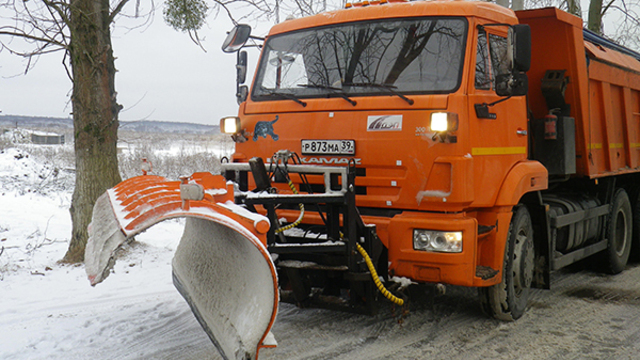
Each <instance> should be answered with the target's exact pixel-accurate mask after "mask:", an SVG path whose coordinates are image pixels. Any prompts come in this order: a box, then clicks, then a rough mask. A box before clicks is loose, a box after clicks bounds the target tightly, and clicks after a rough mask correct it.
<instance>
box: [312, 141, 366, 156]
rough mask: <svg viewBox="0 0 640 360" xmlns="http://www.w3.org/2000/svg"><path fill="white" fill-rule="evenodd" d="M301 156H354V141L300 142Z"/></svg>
mask: <svg viewBox="0 0 640 360" xmlns="http://www.w3.org/2000/svg"><path fill="white" fill-rule="evenodd" d="M302 154H303V155H355V154H356V142H355V140H302Z"/></svg>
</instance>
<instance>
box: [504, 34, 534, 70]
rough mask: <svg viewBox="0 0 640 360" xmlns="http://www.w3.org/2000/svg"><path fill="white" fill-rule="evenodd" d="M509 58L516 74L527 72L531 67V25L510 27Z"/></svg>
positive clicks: (508, 39)
mask: <svg viewBox="0 0 640 360" xmlns="http://www.w3.org/2000/svg"><path fill="white" fill-rule="evenodd" d="M507 43H508V46H509V50H508V53H509V57H510V60H511V67H512V70H513V71H514V72H527V71H529V68H530V67H531V28H530V27H529V25H513V26H511V27H509V34H508V38H507Z"/></svg>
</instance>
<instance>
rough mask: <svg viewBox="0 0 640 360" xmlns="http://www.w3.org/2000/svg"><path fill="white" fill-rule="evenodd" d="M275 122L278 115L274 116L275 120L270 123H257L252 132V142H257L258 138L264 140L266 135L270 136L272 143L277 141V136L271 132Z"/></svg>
mask: <svg viewBox="0 0 640 360" xmlns="http://www.w3.org/2000/svg"><path fill="white" fill-rule="evenodd" d="M276 121H278V115H276V118H275V120H272V121H258V122H257V123H256V128H255V130H253V141H258V137H259V136H262V137H263V138H265V139H266V138H267V135H271V138H272V139H273V140H274V141H278V138H279V136H278V135H276V134H275V133H274V132H273V124H274V123H275V122H276Z"/></svg>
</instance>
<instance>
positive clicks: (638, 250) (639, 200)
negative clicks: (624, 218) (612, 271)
mask: <svg viewBox="0 0 640 360" xmlns="http://www.w3.org/2000/svg"><path fill="white" fill-rule="evenodd" d="M634 190H635V191H632V192H630V193H629V195H630V197H631V199H630V200H633V202H632V208H633V237H632V241H631V242H632V244H631V253H630V255H629V261H633V262H638V261H640V191H639V189H638V188H637V187H636V188H635V189H634Z"/></svg>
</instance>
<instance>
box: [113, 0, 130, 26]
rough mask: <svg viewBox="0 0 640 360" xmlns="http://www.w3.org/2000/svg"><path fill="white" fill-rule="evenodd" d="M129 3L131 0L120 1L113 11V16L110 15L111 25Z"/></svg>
mask: <svg viewBox="0 0 640 360" xmlns="http://www.w3.org/2000/svg"><path fill="white" fill-rule="evenodd" d="M128 2H129V0H120V2H119V3H118V5H116V7H115V8H114V9H113V11H112V12H111V14H109V23H112V22H113V20H114V19H115V17H116V16H117V15H118V14H119V13H120V12H121V11H122V8H124V6H125V5H126V4H127V3H128Z"/></svg>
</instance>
